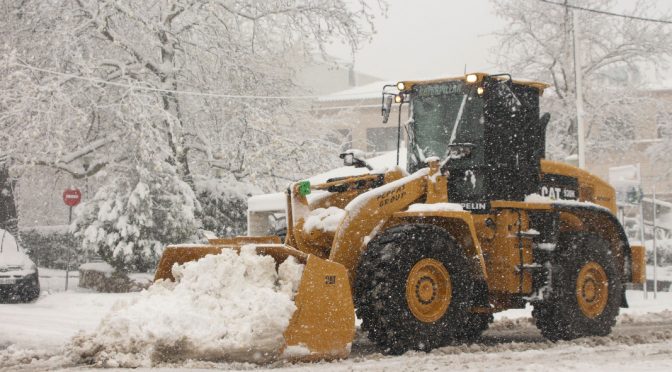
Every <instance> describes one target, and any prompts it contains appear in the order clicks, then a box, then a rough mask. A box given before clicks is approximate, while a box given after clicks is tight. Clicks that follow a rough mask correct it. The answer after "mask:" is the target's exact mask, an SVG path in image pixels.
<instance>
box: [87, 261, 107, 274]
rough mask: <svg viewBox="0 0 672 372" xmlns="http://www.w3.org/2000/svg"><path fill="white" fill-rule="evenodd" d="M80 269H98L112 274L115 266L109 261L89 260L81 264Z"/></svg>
mask: <svg viewBox="0 0 672 372" xmlns="http://www.w3.org/2000/svg"><path fill="white" fill-rule="evenodd" d="M79 270H80V271H98V272H101V273H105V274H112V273H113V272H114V267H112V265H110V264H109V263H107V262H87V263H84V264H81V265H79Z"/></svg>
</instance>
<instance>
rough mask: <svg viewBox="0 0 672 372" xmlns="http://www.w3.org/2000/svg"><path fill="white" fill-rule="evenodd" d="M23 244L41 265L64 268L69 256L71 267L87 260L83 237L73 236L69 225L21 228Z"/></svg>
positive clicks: (20, 235)
mask: <svg viewBox="0 0 672 372" xmlns="http://www.w3.org/2000/svg"><path fill="white" fill-rule="evenodd" d="M19 237H20V239H21V246H22V247H23V249H25V250H26V252H27V253H28V256H30V258H31V259H32V260H33V261H34V262H35V264H37V265H38V266H40V267H46V268H50V269H61V270H64V269H65V268H66V266H67V262H68V256H69V260H70V268H73V267H77V266H79V264H81V263H83V262H85V261H86V259H87V258H88V257H87V254H86V252H83V250H82V244H81V240H82V239H81V238H78V237H75V236H73V234H72V233H70V232H69V231H68V226H67V225H61V226H33V227H27V228H23V229H21V233H20V234H19Z"/></svg>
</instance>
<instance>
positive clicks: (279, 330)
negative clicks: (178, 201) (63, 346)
mask: <svg viewBox="0 0 672 372" xmlns="http://www.w3.org/2000/svg"><path fill="white" fill-rule="evenodd" d="M302 272H303V265H302V264H299V263H297V261H296V260H295V259H294V258H293V257H290V258H289V259H287V260H286V261H285V262H283V263H281V264H280V265H279V267H278V270H277V271H276V263H275V260H274V259H273V258H272V257H269V256H258V255H256V254H255V253H254V247H243V249H242V251H241V253H240V255H238V254H236V253H235V252H234V251H233V250H224V252H222V254H220V255H210V256H206V257H204V258H202V259H200V260H198V261H195V262H189V263H186V264H184V265H179V266H177V265H176V266H175V267H173V275H174V276H175V278H176V282H168V281H162V282H157V283H155V284H154V285H152V286H151V287H150V288H149V289H148V290H147V291H145V292H143V293H142V294H141V295H140V296H138V297H137V298H135V299H133V300H129V301H120V302H118V303H117V304H115V306H114V307H113V309H112V311H111V312H110V313H109V314H108V315H107V316H105V317H104V318H103V320H102V321H101V324H100V326H99V327H98V329H97V330H96V331H95V332H94V333H92V334H80V335H78V336H76V337H75V338H74V339H73V341H72V344H71V346H70V347H69V352H70V354H71V357H72V358H73V362H75V363H86V364H95V365H99V366H105V367H118V366H123V367H140V366H151V365H152V364H156V363H160V362H169V361H177V360H184V359H205V360H253V361H254V360H258V361H262V360H265V359H268V358H271V357H273V356H274V355H275V353H276V352H277V351H278V349H279V348H280V347H281V346H282V344H283V332H284V330H285V329H286V328H287V326H288V324H289V320H290V318H291V316H292V314H293V313H294V311H295V310H296V306H295V305H294V302H293V298H294V293H295V292H296V289H297V287H298V284H299V281H300V279H301V274H302Z"/></svg>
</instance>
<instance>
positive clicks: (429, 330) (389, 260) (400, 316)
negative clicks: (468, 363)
mask: <svg viewBox="0 0 672 372" xmlns="http://www.w3.org/2000/svg"><path fill="white" fill-rule="evenodd" d="M427 259H428V260H429V262H434V263H436V262H438V263H440V265H443V267H444V268H445V270H446V271H447V273H448V274H449V276H448V278H449V280H448V281H447V282H449V283H450V284H449V286H446V288H450V289H446V291H445V293H446V294H448V293H449V294H450V296H444V297H441V296H440V295H439V296H438V297H437V293H438V294H440V293H442V292H441V286H440V285H436V283H434V281H433V280H432V281H431V284H430V285H429V288H430V289H431V298H429V299H426V298H425V300H424V301H426V302H422V303H423V304H429V305H427V306H432V304H431V302H432V301H442V299H441V298H449V301H447V305H446V307H445V310H439V311H438V312H436V313H435V314H434V316H438V317H439V318H438V319H435V320H433V321H427V318H425V320H421V319H419V318H418V315H414V313H413V311H414V310H412V309H411V308H410V307H411V306H410V305H409V301H408V300H407V291H409V290H410V291H411V292H409V293H413V290H415V292H414V293H415V296H417V299H418V300H417V301H423V300H422V299H421V298H420V294H419V293H420V292H419V291H420V290H421V289H419V288H420V287H419V286H418V284H417V283H430V282H428V281H426V280H425V278H426V277H422V275H423V274H420V277H421V278H420V280H419V281H417V282H414V281H412V282H411V283H412V284H408V285H407V280H409V274H411V272H412V271H413V270H416V269H417V267H418V266H422V263H419V262H420V261H421V260H423V262H427V261H428V260H427ZM415 272H416V273H417V271H415ZM473 276H474V274H473V273H472V271H471V269H470V262H469V260H468V258H467V257H466V256H465V254H464V252H463V250H462V249H461V247H459V246H458V244H457V243H455V241H454V240H453V239H452V238H451V237H450V235H449V234H448V233H447V232H446V231H445V230H444V229H441V228H439V227H437V226H433V225H424V224H408V225H401V226H396V227H392V228H390V229H388V230H387V231H385V232H383V233H381V234H379V235H378V237H376V238H375V239H374V240H372V241H371V242H370V243H369V244H368V248H367V250H366V251H365V253H364V254H363V255H362V257H361V259H360V262H359V265H358V268H357V279H356V282H355V288H354V291H355V305H356V306H357V316H358V317H359V318H360V319H362V329H363V330H365V331H367V332H368V337H369V339H371V340H372V341H373V342H375V343H377V344H378V345H380V346H382V347H383V351H384V352H385V353H387V354H401V353H403V352H405V351H407V350H409V349H415V350H425V351H429V350H431V349H434V348H436V347H439V346H442V345H445V344H447V343H449V342H451V341H453V340H456V339H473V338H475V337H478V336H480V333H481V332H482V331H483V330H484V329H485V328H487V323H488V321H489V319H490V318H489V316H483V315H480V314H472V313H470V309H471V307H472V306H473V304H474V302H475V300H476V296H477V294H476V293H475V292H476V291H475V290H474V289H475V288H477V287H478V286H476V285H475V278H474V277H473ZM414 277H415V278H417V277H418V276H414ZM423 285H425V284H423ZM409 288H410V289H409ZM413 288H415V289H413ZM425 289H426V287H425ZM423 293H425V295H426V291H425V292H423ZM410 301H413V300H412V299H411V300H410ZM437 303H438V302H437ZM444 303H445V302H444ZM416 304H417V302H416ZM415 309H416V310H415V311H416V313H417V311H418V310H417V306H416V308H415ZM443 311H445V312H443Z"/></svg>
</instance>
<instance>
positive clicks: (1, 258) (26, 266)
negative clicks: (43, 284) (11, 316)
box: [0, 229, 40, 303]
mask: <svg viewBox="0 0 672 372" xmlns="http://www.w3.org/2000/svg"><path fill="white" fill-rule="evenodd" d="M39 295H40V281H39V276H38V273H37V266H36V265H35V263H34V262H33V261H32V260H31V259H30V257H28V255H27V254H26V252H24V250H23V248H21V246H19V244H18V243H17V241H16V239H14V236H12V234H10V233H9V231H6V230H3V229H0V302H3V303H4V302H31V301H35V300H36V299H37V297H38V296H39Z"/></svg>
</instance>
